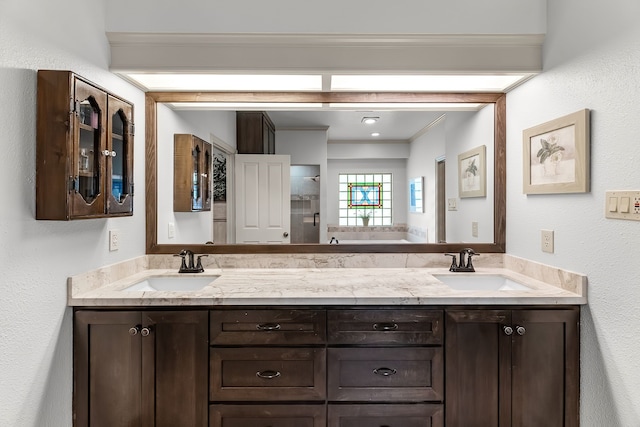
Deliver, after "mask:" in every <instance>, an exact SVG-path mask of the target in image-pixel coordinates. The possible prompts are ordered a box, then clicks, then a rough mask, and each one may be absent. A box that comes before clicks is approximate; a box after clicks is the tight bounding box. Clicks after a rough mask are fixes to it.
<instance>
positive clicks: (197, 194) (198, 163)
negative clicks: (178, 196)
mask: <svg viewBox="0 0 640 427" xmlns="http://www.w3.org/2000/svg"><path fill="white" fill-rule="evenodd" d="M191 160H192V162H193V169H192V171H193V176H192V187H191V203H192V206H191V209H193V210H194V211H195V210H201V209H202V187H201V181H200V174H201V171H202V147H201V145H200V144H198V143H194V147H193V152H192V159H191Z"/></svg>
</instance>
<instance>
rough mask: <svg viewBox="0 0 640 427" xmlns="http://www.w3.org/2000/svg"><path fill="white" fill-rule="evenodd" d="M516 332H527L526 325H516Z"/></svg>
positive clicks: (522, 333)
mask: <svg viewBox="0 0 640 427" xmlns="http://www.w3.org/2000/svg"><path fill="white" fill-rule="evenodd" d="M516 332H517V333H518V335H524V334H526V333H527V330H526V329H525V328H524V326H516Z"/></svg>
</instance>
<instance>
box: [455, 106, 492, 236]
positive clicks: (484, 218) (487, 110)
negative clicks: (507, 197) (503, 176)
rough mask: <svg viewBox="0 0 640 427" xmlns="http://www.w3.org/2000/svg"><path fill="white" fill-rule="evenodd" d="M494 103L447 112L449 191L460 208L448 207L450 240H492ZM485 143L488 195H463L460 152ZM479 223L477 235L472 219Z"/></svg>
mask: <svg viewBox="0 0 640 427" xmlns="http://www.w3.org/2000/svg"><path fill="white" fill-rule="evenodd" d="M493 117H494V108H493V104H491V105H489V106H487V107H484V108H483V109H482V110H480V111H478V112H477V113H473V112H468V113H462V112H460V113H456V114H448V115H447V117H446V119H445V129H446V131H445V133H446V139H447V142H446V157H447V167H446V187H447V189H446V193H447V199H449V198H456V199H457V205H458V210H456V211H447V242H469V243H474V242H493V241H494V238H493V206H494V203H493V195H494V191H493V176H494V167H493V166H494V153H493V146H494V144H493V138H494V129H493ZM481 145H484V146H485V147H486V154H485V155H486V166H487V170H486V176H487V180H486V181H487V189H486V190H487V195H486V197H470V198H464V199H461V198H460V194H459V191H458V182H459V178H458V176H459V172H458V155H459V154H462V153H464V152H466V151H469V150H471V149H474V148H476V147H478V146H481ZM472 222H477V223H478V237H473V235H472V233H471V223H472Z"/></svg>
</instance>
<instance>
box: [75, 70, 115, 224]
mask: <svg viewBox="0 0 640 427" xmlns="http://www.w3.org/2000/svg"><path fill="white" fill-rule="evenodd" d="M74 82H75V83H74V93H75V109H76V116H75V126H74V137H73V155H72V157H71V174H72V176H73V178H72V179H73V184H74V185H73V187H74V188H73V190H72V191H71V194H70V208H71V215H70V216H71V217H72V218H73V217H91V216H104V213H105V211H104V207H105V188H104V185H105V180H104V174H105V170H106V169H105V159H106V157H105V155H104V150H105V147H106V144H105V127H106V123H107V115H108V110H107V94H106V93H105V92H103V91H102V90H100V89H98V88H96V87H94V86H92V85H90V84H88V83H86V82H85V81H83V80H80V79H78V78H75V79H74Z"/></svg>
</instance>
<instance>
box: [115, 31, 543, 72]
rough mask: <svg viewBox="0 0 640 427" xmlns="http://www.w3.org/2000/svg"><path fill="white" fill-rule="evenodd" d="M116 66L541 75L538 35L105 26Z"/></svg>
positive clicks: (129, 68) (143, 69)
mask: <svg viewBox="0 0 640 427" xmlns="http://www.w3.org/2000/svg"><path fill="white" fill-rule="evenodd" d="M107 39H108V41H109V45H110V48H111V65H110V68H111V70H112V71H114V72H119V73H126V72H136V71H138V72H154V71H156V72H251V71H260V72H262V73H265V72H266V73H268V72H274V73H276V72H285V73H286V72H294V73H301V72H305V73H312V72H316V73H318V72H319V73H340V72H342V73H370V74H374V73H423V74H424V73H534V74H535V73H539V72H540V71H541V70H542V45H543V42H544V35H543V34H477V35H467V34H465V35H461V34H185V33H126V32H122V33H121V32H108V33H107Z"/></svg>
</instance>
